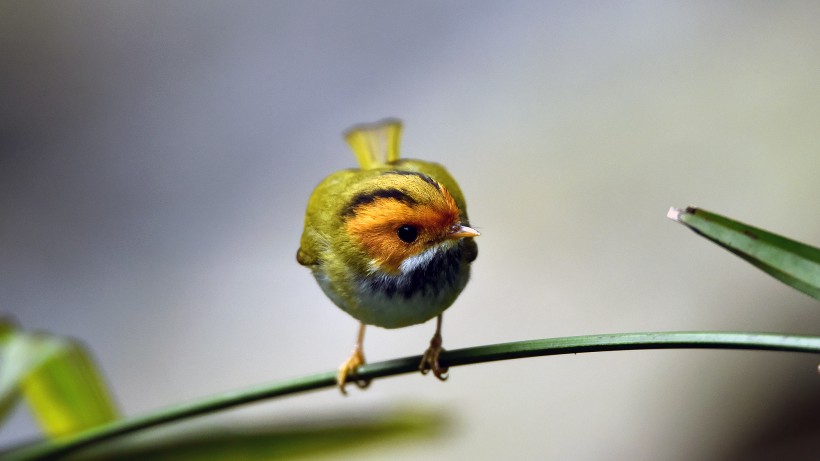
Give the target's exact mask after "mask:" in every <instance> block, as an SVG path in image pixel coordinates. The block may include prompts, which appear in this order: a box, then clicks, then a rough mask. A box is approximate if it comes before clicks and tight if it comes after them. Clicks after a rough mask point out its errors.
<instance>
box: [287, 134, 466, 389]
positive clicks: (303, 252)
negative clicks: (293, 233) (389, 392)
mask: <svg viewBox="0 0 820 461" xmlns="http://www.w3.org/2000/svg"><path fill="white" fill-rule="evenodd" d="M400 135H401V122H400V121H398V120H395V119H387V120H383V121H381V122H377V123H374V124H368V125H357V126H354V127H353V128H351V129H350V130H348V131H347V132H346V133H345V138H346V140H347V142H348V144H350V147H351V148H352V149H353V152H354V153H355V154H356V158H357V159H358V161H359V166H360V167H361V168H359V169H349V170H342V171H337V172H336V173H333V174H331V175H330V176H328V177H327V178H325V179H324V180H323V181H322V182H321V183H320V184H319V185H318V186H316V189H315V190H314V191H313V194H312V195H311V196H310V199H309V201H308V205H307V211H306V213H305V229H304V232H303V234H302V240H301V244H300V247H299V251H298V252H297V254H296V260H297V261H298V262H299V264H302V265H304V266H307V267H308V268H310V270H311V271H312V272H313V276H314V277H315V278H316V281H317V282H318V283H319V286H321V287H322V290H323V291H324V292H325V294H326V295H327V296H328V297H329V298H330V299H331V300H332V301H333V302H334V303H335V304H336V305H337V306H339V307H340V308H341V309H342V310H344V311H345V312H347V313H348V314H350V315H351V316H353V317H354V318H355V319H357V320H358V321H359V322H360V325H359V333H358V336H357V340H356V345H355V347H354V349H353V354H352V355H351V356H350V358H348V359H347V360H346V361H345V362H344V363H343V364H342V366H341V367H340V368H339V372H338V375H337V381H338V385H339V389H340V390H341V391H342V393H345V394H346V391H345V383H346V382H347V381H348V376H349V375H355V373H356V369H357V368H358V367H359V366H360V365H363V364H364V363H365V358H364V352H363V341H364V332H365V326H366V325H375V326H379V327H383V328H401V327H406V326H410V325H416V324H420V323H424V322H426V321H428V320H430V319H432V318H433V317H436V332H435V334H434V335H433V338H432V339H431V340H430V346H429V347H428V348H427V350H426V351H425V353H424V356H423V359H422V361H421V364H420V365H419V370H420V371H421V372H422V373H423V374H426V373H427V372H428V371H432V372H433V374H434V375H435V376H436V377H437V378H438V379H440V380H442V381H443V380H445V379H447V368H446V367H443V366H441V365H440V364H439V355H440V354H441V352H442V351H443V350H444V349H443V348H442V338H441V322H442V313H443V312H444V310H445V309H447V308H448V307H450V305H451V304H452V303H453V301H455V299H456V297H458V295H459V293H461V290H463V289H464V286H465V285H466V284H467V279H468V278H469V276H470V263H471V262H472V261H473V260H475V258H476V256H477V254H478V248H477V246H476V244H475V242H474V240H473V237H476V236H478V235H479V233H478V231H476V230H475V229H473V228H471V227H470V225H469V220H468V218H467V207H466V204H465V203H464V196H463V195H462V194H461V189H459V187H458V184H457V183H456V181H455V180H454V179H453V177H452V176H450V174H449V173H448V172H447V170H445V169H444V167H443V166H441V165H439V164H436V163H430V162H424V161H421V160H410V159H401V158H399V138H400ZM355 383H356V385H357V386H359V387H361V388H364V387H366V386H367V385H368V384H369V382H368V381H364V380H360V379H355Z"/></svg>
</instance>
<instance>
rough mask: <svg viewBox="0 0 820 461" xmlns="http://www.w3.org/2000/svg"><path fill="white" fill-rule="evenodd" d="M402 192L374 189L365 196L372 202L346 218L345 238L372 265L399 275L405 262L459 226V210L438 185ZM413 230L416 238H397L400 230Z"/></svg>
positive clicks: (363, 201)
mask: <svg viewBox="0 0 820 461" xmlns="http://www.w3.org/2000/svg"><path fill="white" fill-rule="evenodd" d="M436 184H437V186H438V187H433V186H431V185H429V184H422V185H420V186H419V185H416V187H414V188H412V189H409V190H406V191H403V190H395V191H394V190H393V189H391V188H386V189H378V190H375V191H372V192H370V193H368V194H366V196H367V197H373V198H372V200H371V199H368V200H360V202H361V203H359V204H358V205H357V206H355V207H354V208H351V213H349V214H348V219H347V221H346V227H347V232H348V235H350V236H351V237H352V238H353V240H354V241H355V242H356V243H357V244H358V245H359V246H360V247H361V248H362V249H363V250H364V251H365V253H367V255H368V256H370V258H371V259H372V260H373V261H374V262H375V263H376V265H377V266H378V267H379V268H380V269H382V270H384V271H386V272H389V273H393V274H396V273H398V272H399V266H400V265H401V263H402V261H404V260H405V259H406V258H408V257H410V256H413V255H415V254H418V253H421V252H422V251H424V250H426V249H427V248H430V247H431V246H433V245H435V244H438V243H439V242H441V241H443V240H444V239H445V238H446V236H447V233H448V232H449V230H450V228H451V227H452V226H453V225H455V224H458V222H459V210H458V207H457V206H456V204H455V201H454V200H453V197H452V196H450V194H449V193H448V192H447V191H446V190H445V189H444V188H443V187H442V186H441V185H439V184H438V183H436ZM405 225H407V226H413V227H415V228H416V229H417V230H418V236H417V237H416V239H415V240H414V241H413V242H410V243H408V242H405V241H403V240H401V238H399V236H398V230H399V228H400V227H402V226H405Z"/></svg>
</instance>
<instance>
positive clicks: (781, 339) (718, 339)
mask: <svg viewBox="0 0 820 461" xmlns="http://www.w3.org/2000/svg"><path fill="white" fill-rule="evenodd" d="M641 349H741V350H744V349H745V350H765V351H783V352H803V353H811V354H818V353H820V337H815V336H797V335H778V334H771V333H735V332H656V333H619V334H602V335H589V336H572V337H566V338H548V339H535V340H530V341H518V342H513V343H505V344H492V345H486V346H478V347H470V348H466V349H456V350H450V351H446V352H444V353H442V355H441V358H440V360H441V364H442V365H443V366H449V367H456V366H461V365H470V364H475V363H484V362H494V361H498V360H510V359H521V358H527V357H539V356H548V355H562V354H580V353H584V352H603V351H627V350H641ZM420 360H421V356H413V357H404V358H399V359H394V360H388V361H385V362H378V363H370V364H367V365H363V366H361V367H359V369H358V370H357V373H356V375H354V376H352V377H351V379H354V380H355V379H357V378H358V379H365V380H371V379H375V378H382V377H386V376H393V375H398V374H402V373H417V372H418V369H419V361H420ZM322 388H330V389H332V390H333V391H334V392H338V390H337V389H336V370H331V371H326V372H324V373H317V374H315V375H310V376H304V377H301V378H293V379H288V380H284V381H280V382H276V383H273V384H266V385H261V386H256V387H252V388H248V389H244V390H242V391H235V392H226V393H224V394H221V395H216V396H212V397H209V398H207V399H203V400H200V401H197V402H193V403H188V404H181V405H177V406H173V407H169V408H166V409H162V410H159V411H156V412H153V413H149V414H146V415H143V416H137V417H133V418H128V419H122V420H119V421H115V422H113V423H110V424H106V425H104V426H100V427H95V428H92V429H89V430H87V431H84V432H82V433H80V434H77V435H75V436H71V437H66V438H63V439H58V440H53V441H46V442H43V443H38V444H35V445H31V446H27V447H22V448H20V449H17V450H13V451H10V452H7V453H0V457H2V459H3V460H4V461H35V460H54V459H58V458H60V457H61V456H66V455H69V454H73V453H76V452H78V451H80V450H82V449H83V448H89V447H91V448H93V447H95V446H97V445H99V444H100V443H102V442H104V441H107V440H112V439H116V438H119V437H123V436H125V435H129V434H133V433H137V432H141V431H144V430H146V429H149V428H154V427H159V426H164V425H166V424H169V423H172V422H175V421H181V420H187V419H189V418H193V417H196V416H201V415H205V414H210V413H213V412H217V411H221V410H226V409H229V408H234V407H237V406H240V405H246V404H249V403H252V402H258V401H261V400H265V399H272V398H275V397H282V396H285V395H293V394H297V393H301V392H307V391H313V390H317V389H322Z"/></svg>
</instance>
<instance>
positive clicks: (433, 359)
mask: <svg viewBox="0 0 820 461" xmlns="http://www.w3.org/2000/svg"><path fill="white" fill-rule="evenodd" d="M441 344H442V339H441V334H439V333H438V332H436V334H435V335H434V336H433V339H431V340H430V347H428V348H427V350H426V351H424V356H423V357H422V358H421V364H419V371H421V374H423V375H426V374H427V372H428V371H432V372H433V375H434V376H435V377H436V378H438V379H440V380H441V381H445V380H447V378H448V377H449V375H448V374H447V371H448V370H449V368H448V367H443V366H441V364H439V361H438V359H439V356H440V355H441V353H442V352H444V348H443V347H441Z"/></svg>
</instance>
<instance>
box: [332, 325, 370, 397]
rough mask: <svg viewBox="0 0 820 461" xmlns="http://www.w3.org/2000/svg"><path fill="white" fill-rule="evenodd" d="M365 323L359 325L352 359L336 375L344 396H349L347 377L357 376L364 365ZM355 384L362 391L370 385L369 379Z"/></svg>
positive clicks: (356, 381) (357, 381)
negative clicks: (346, 386)
mask: <svg viewBox="0 0 820 461" xmlns="http://www.w3.org/2000/svg"><path fill="white" fill-rule="evenodd" d="M364 327H365V325H364V323H362V324H360V325H359V336H358V338H357V339H356V345H355V346H354V347H353V353H352V354H351V355H350V357H349V358H348V359H347V360H346V361H345V362H344V363H343V364H342V366H340V367H339V372H338V373H337V374H336V383H337V385H338V386H339V390H340V391H342V394H344V395H347V390H345V384H346V383H347V375H349V374H356V369H357V368H359V366H361V365H364V364H365V361H364V350H363V347H364V346H363V343H364ZM353 383H354V384H356V385H357V386H359V388H360V389H364V388H366V387H367V386H369V385H370V380H369V379H357V380H355V381H353Z"/></svg>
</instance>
